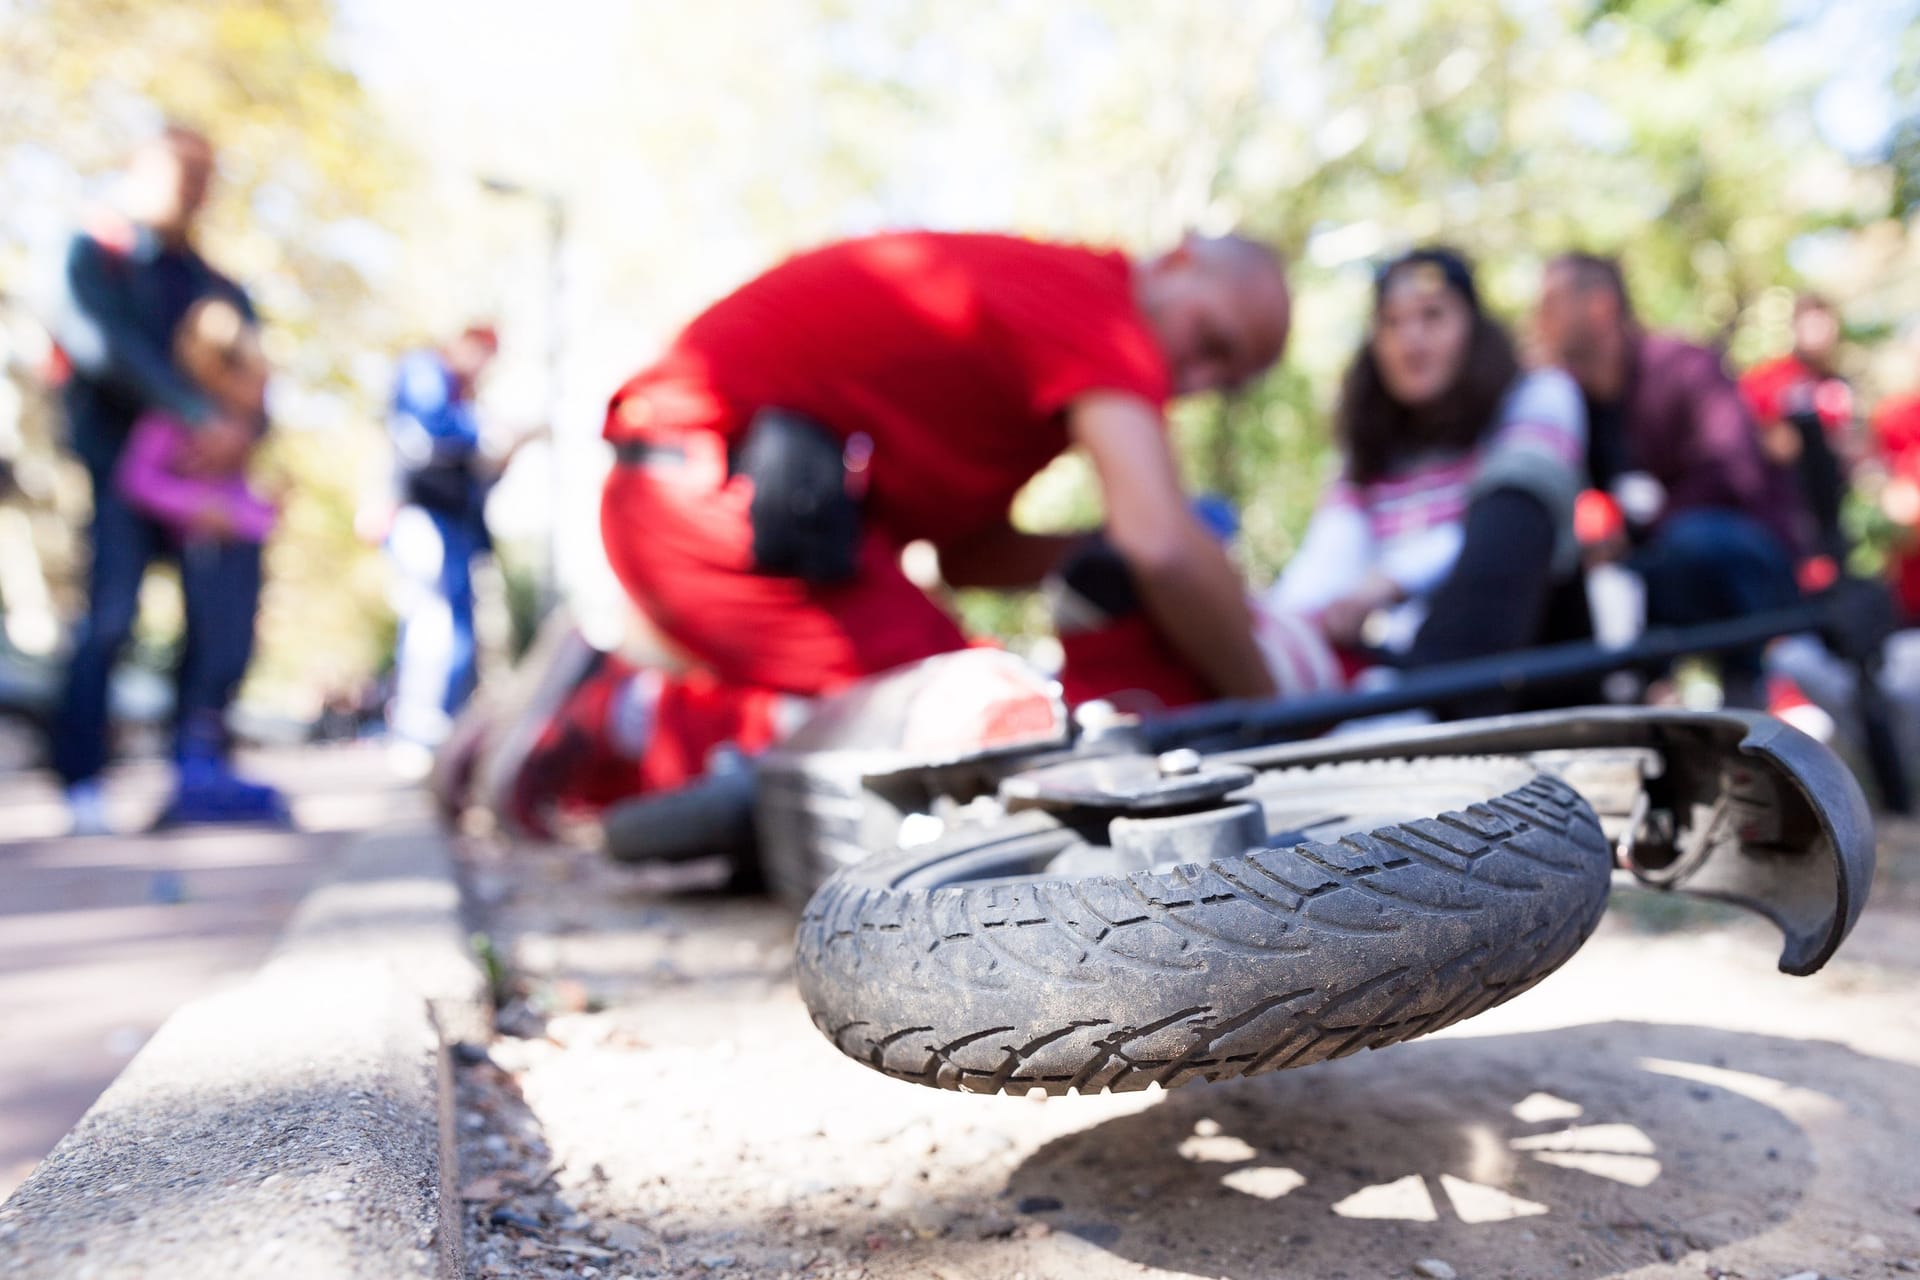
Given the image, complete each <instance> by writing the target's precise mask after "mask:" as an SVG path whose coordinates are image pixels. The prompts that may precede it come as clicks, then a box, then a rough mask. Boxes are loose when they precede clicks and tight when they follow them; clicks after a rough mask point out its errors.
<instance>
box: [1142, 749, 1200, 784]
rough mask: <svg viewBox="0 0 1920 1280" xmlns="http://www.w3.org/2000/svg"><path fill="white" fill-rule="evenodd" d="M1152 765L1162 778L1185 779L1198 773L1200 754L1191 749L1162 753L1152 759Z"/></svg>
mask: <svg viewBox="0 0 1920 1280" xmlns="http://www.w3.org/2000/svg"><path fill="white" fill-rule="evenodd" d="M1153 763H1154V765H1155V766H1156V767H1157V768H1158V769H1159V770H1160V776H1161V777H1163V778H1186V777H1191V776H1192V775H1193V774H1196V773H1198V772H1200V753H1199V752H1198V751H1195V750H1194V749H1193V748H1192V747H1181V748H1179V749H1178V750H1176V751H1163V752H1161V753H1160V754H1159V755H1158V756H1155V757H1154V761H1153Z"/></svg>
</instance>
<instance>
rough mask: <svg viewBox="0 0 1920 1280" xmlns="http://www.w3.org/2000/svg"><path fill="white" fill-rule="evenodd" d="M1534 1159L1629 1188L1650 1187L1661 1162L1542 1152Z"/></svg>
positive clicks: (1596, 1153) (1599, 1154)
mask: <svg viewBox="0 0 1920 1280" xmlns="http://www.w3.org/2000/svg"><path fill="white" fill-rule="evenodd" d="M1534 1159H1535V1160H1538V1161H1540V1162H1541V1163H1543V1164H1550V1165H1554V1166H1556V1167H1558V1168H1561V1169H1574V1170H1578V1171H1579V1172H1581V1173H1590V1174H1592V1175H1593V1176H1594V1177H1596V1178H1605V1179H1606V1180H1607V1181H1609V1182H1618V1183H1620V1184H1622V1185H1624V1186H1629V1187H1649V1186H1652V1185H1653V1184H1654V1182H1656V1181H1657V1180H1658V1179H1659V1177H1660V1162H1659V1161H1658V1160H1655V1159H1654V1158H1653V1157H1651V1156H1624V1155H1619V1154H1617V1153H1615V1152H1611V1151H1542V1152H1540V1153H1538V1154H1537V1155H1535V1156H1534Z"/></svg>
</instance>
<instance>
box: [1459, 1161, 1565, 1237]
mask: <svg viewBox="0 0 1920 1280" xmlns="http://www.w3.org/2000/svg"><path fill="white" fill-rule="evenodd" d="M1440 1188H1441V1190H1443V1191H1445V1192H1446V1193H1447V1203H1448V1204H1451V1205H1452V1206H1453V1212H1454V1214H1455V1216H1457V1217H1458V1218H1459V1219H1460V1221H1462V1222H1464V1223H1467V1224H1468V1225H1470V1226H1477V1225H1479V1224H1481V1223H1485V1222H1511V1221H1512V1220H1513V1219H1515V1218H1533V1217H1538V1216H1539V1215H1540V1214H1543V1213H1546V1212H1548V1209H1547V1206H1545V1205H1543V1204H1540V1203H1538V1202H1536V1201H1533V1200H1526V1199H1523V1198H1521V1197H1520V1196H1516V1195H1514V1194H1513V1193H1512V1192H1509V1191H1502V1190H1501V1189H1500V1188H1499V1187H1489V1186H1487V1185H1485V1184H1484V1183H1479V1182H1468V1181H1467V1180H1466V1179H1465V1178H1456V1177H1454V1176H1453V1175H1452V1174H1450V1173H1443V1174H1441V1175H1440Z"/></svg>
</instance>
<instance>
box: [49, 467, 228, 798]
mask: <svg viewBox="0 0 1920 1280" xmlns="http://www.w3.org/2000/svg"><path fill="white" fill-rule="evenodd" d="M88 533H89V539H90V541H91V542H92V544H93V561H92V564H91V566H90V567H89V569H88V571H87V613H86V616H85V617H84V618H82V619H81V621H80V625H79V628H78V630H77V632H76V635H75V642H74V648H73V657H72V660H71V661H70V663H69V664H68V667H67V683H66V688H65V691H64V693H63V695H62V697H61V700H60V708H59V711H58V712H57V713H56V716H55V719H54V723H53V767H54V771H55V772H56V773H58V774H59V775H60V779H61V781H62V782H64V783H66V784H68V785H72V784H73V783H76V782H84V781H87V780H89V779H92V778H95V777H98V776H99V774H100V773H101V771H102V770H104V769H105V768H106V766H107V759H108V754H109V752H108V735H109V732H110V725H109V723H108V714H109V708H108V700H107V688H108V682H109V680H110V679H111V677H112V674H113V667H114V664H115V663H116V662H117V661H118V660H119V657H120V653H121V650H123V649H124V648H125V647H126V643H127V638H128V637H129V636H130V635H132V633H133V624H134V619H135V617H136V616H137V615H138V613H139V609H140V583H141V580H142V579H143V578H145V577H146V573H147V566H149V565H150V564H152V563H153V562H154V561H155V560H157V559H163V558H170V559H175V560H177V561H178V563H179V566H180V589H181V594H182V595H183V596H184V597H185V601H186V640H185V644H184V645H183V646H182V652H181V655H180V665H179V668H178V670H177V671H176V672H175V673H174V674H175V685H176V689H177V695H176V699H175V721H174V754H175V757H176V758H177V759H186V758H189V757H194V756H204V755H207V754H209V753H214V754H217V753H219V752H221V751H223V750H224V748H225V740H226V731H225V722H226V711H227V706H228V704H229V703H231V702H232V701H233V695H234V692H235V690H237V689H238V688H239V686H240V680H241V677H242V676H244V675H246V672H247V663H248V662H250V661H251V660H252V658H253V623H254V614H255V612H256V611H257V609H258V607H259V603H260V546H259V544H258V543H252V542H194V543H190V544H188V545H186V546H184V547H182V546H179V545H177V544H176V543H175V542H174V540H173V538H172V537H171V536H170V535H169V534H168V533H167V531H166V530H165V529H163V528H162V527H161V526H159V525H157V524H155V523H154V522H153V521H151V520H148V519H146V518H145V517H144V516H142V515H140V514H139V513H138V512H136V511H134V510H133V509H132V508H131V507H129V506H128V505H127V504H126V501H125V500H124V499H123V498H121V496H120V494H119V492H118V491H117V490H116V489H115V488H114V485H113V480H112V475H111V473H102V472H95V474H94V475H93V521H92V524H91V526H90V528H89V530H88Z"/></svg>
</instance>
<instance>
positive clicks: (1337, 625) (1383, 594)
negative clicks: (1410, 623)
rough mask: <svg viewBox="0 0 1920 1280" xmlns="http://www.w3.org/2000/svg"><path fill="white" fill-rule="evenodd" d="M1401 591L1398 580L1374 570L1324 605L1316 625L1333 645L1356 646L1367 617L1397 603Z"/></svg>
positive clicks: (1364, 629)
mask: <svg viewBox="0 0 1920 1280" xmlns="http://www.w3.org/2000/svg"><path fill="white" fill-rule="evenodd" d="M1401 594H1402V593H1401V591H1400V588H1399V586H1398V584H1396V583H1395V582H1394V581H1393V580H1392V579H1391V578H1389V577H1387V576H1386V575H1385V574H1383V573H1380V572H1378V571H1377V570H1376V571H1375V572H1374V573H1372V574H1370V575H1369V576H1368V578H1367V580H1366V582H1364V583H1362V584H1361V585H1360V587H1359V588H1358V589H1356V590H1354V591H1352V592H1350V593H1348V594H1347V595H1344V596H1342V597H1340V598H1339V599H1338V600H1335V601H1333V602H1332V603H1331V604H1329V605H1327V607H1326V609H1325V610H1324V611H1323V612H1322V613H1321V614H1320V629H1321V630H1322V631H1324V632H1325V633H1326V636H1327V639H1328V640H1331V641H1332V642H1333V643H1334V645H1335V646H1337V647H1339V648H1342V649H1357V648H1359V647H1360V646H1361V642H1362V640H1363V638H1364V636H1363V633H1364V632H1365V631H1366V626H1367V619H1368V618H1371V617H1372V616H1373V615H1374V614H1375V613H1376V612H1378V611H1379V610H1381V609H1385V608H1388V607H1389V606H1391V605H1395V604H1398V603H1399V602H1400V599H1401Z"/></svg>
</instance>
